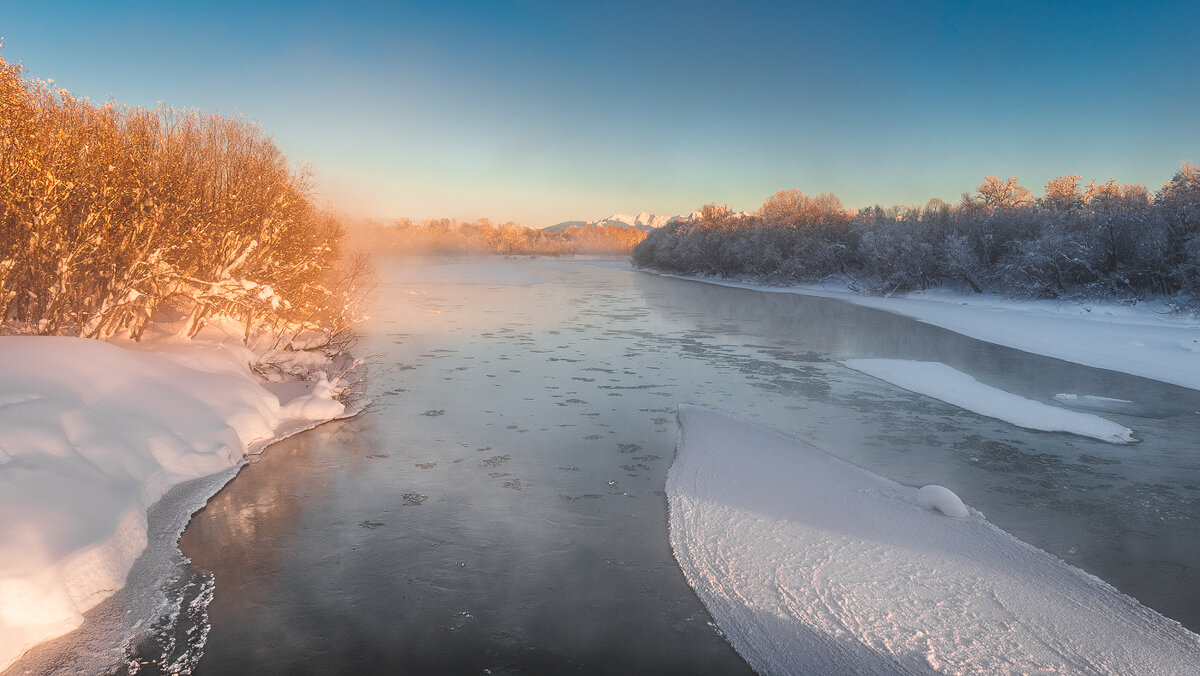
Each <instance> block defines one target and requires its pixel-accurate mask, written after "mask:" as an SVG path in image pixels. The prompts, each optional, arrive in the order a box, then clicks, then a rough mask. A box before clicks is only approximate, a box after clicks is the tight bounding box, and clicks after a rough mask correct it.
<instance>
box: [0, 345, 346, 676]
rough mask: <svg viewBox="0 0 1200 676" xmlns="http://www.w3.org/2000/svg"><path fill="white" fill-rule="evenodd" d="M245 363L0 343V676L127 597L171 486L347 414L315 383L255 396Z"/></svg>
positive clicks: (197, 353) (329, 387)
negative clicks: (150, 519) (153, 510)
mask: <svg viewBox="0 0 1200 676" xmlns="http://www.w3.org/2000/svg"><path fill="white" fill-rule="evenodd" d="M134 347H136V349H134ZM253 357H254V355H253V354H252V353H251V352H250V351H249V350H247V349H246V348H245V347H242V346H241V345H240V344H238V343H237V342H236V341H229V340H221V339H216V338H215V337H214V338H210V339H208V340H197V341H161V342H151V343H149V344H147V345H138V346H129V347H121V346H118V345H114V344H111V343H105V342H100V341H94V340H85V339H79V338H60V337H42V336H38V337H32V336H12V337H2V338H0V671H3V670H4V669H5V668H7V667H8V666H9V665H10V664H12V663H13V662H14V661H15V660H16V659H17V658H19V657H20V656H21V655H22V654H23V653H24V652H25V651H26V650H28V649H29V648H31V647H33V646H34V645H36V644H38V643H40V642H42V641H45V640H48V639H51V638H54V637H56V636H60V635H62V634H64V633H67V632H69V631H71V630H72V629H74V628H75V627H77V626H79V624H80V623H81V622H82V620H83V613H84V612H86V611H87V610H89V609H90V608H92V607H94V606H96V605H97V604H98V603H100V602H101V601H103V600H104V599H105V598H108V597H109V596H111V595H112V594H113V593H114V592H115V591H116V590H117V589H119V588H121V587H122V586H123V585H124V584H125V577H126V574H127V573H128V572H129V570H130V568H131V567H132V565H133V563H134V561H136V560H137V558H138V557H139V556H140V555H141V554H142V552H143V551H144V550H145V549H146V546H147V540H148V533H147V518H146V515H147V510H148V509H149V508H150V507H151V506H152V505H154V504H155V502H157V501H158V500H159V499H160V498H161V497H162V496H163V495H164V494H166V493H167V491H168V490H169V489H170V488H171V487H173V486H177V485H179V484H182V483H184V482H188V481H191V480H193V479H197V478H199V477H205V476H210V475H215V474H219V473H222V472H229V476H232V471H233V470H234V469H235V468H237V467H239V466H240V465H241V464H243V463H244V462H245V458H246V456H247V455H248V454H254V453H257V452H260V451H261V450H262V449H263V448H264V447H266V446H267V445H269V444H270V443H272V442H274V441H277V440H279V439H281V438H283V437H285V436H288V435H290V434H293V433H295V432H298V431H301V430H303V429H308V428H310V427H313V426H315V425H318V424H320V423H322V422H325V421H327V420H331V419H334V418H338V417H343V416H346V415H349V414H352V413H354V412H355V411H353V410H351V411H347V410H346V408H345V406H344V405H343V404H342V403H340V402H339V401H337V400H335V399H334V398H333V395H334V394H335V393H336V391H337V389H338V387H339V384H338V383H337V382H330V381H329V380H328V379H325V378H319V379H318V380H316V381H315V382H311V383H307V384H301V383H296V382H292V383H279V384H275V385H273V386H267V385H264V384H261V383H260V382H259V381H258V379H256V378H255V376H254V375H253V374H252V373H251V371H250V368H249V363H250V362H251V361H252V360H253ZM281 399H282V400H281ZM221 483H223V482H220V483H216V484H214V486H213V488H212V490H216V489H218V488H219V487H220V485H221ZM201 504H202V503H201ZM196 506H198V505H196ZM196 506H193V507H192V508H195V507H196ZM183 522H186V519H184V520H183ZM175 535H176V536H177V535H178V534H175ZM147 619H151V618H147Z"/></svg>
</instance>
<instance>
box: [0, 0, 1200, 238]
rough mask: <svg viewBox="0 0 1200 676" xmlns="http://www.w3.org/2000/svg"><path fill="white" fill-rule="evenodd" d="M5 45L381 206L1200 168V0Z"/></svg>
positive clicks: (679, 195) (908, 7)
mask: <svg viewBox="0 0 1200 676" xmlns="http://www.w3.org/2000/svg"><path fill="white" fill-rule="evenodd" d="M0 37H2V38H3V41H4V45H3V48H2V49H0V56H3V58H4V59H5V60H7V61H10V62H19V63H22V64H23V65H24V67H25V70H26V75H29V76H33V77H39V78H45V79H53V80H54V81H55V84H56V85H57V86H59V87H62V88H65V89H67V90H68V91H70V92H71V93H72V94H74V95H77V96H87V97H89V98H91V99H92V100H93V101H95V102H103V101H106V100H109V99H113V100H115V101H117V102H120V103H124V104H130V105H138V106H148V107H153V106H156V105H158V103H159V102H160V101H162V102H165V103H166V104H167V105H170V106H173V107H176V108H198V109H201V110H204V111H206V112H216V113H221V114H230V115H232V114H240V115H243V116H245V117H246V118H247V119H249V120H253V121H255V122H257V123H259V124H260V125H261V126H262V128H263V129H264V130H265V131H266V132H267V133H268V134H270V135H271V136H272V137H273V138H274V140H275V142H276V144H277V145H279V147H280V148H281V149H282V150H283V152H284V153H286V154H287V156H288V157H289V158H290V159H291V160H292V161H294V162H295V163H296V164H297V165H299V164H303V163H311V164H312V165H313V166H314V168H315V169H316V171H317V173H318V175H319V178H320V182H321V191H322V195H323V198H324V199H327V200H328V201H329V202H330V203H332V204H333V205H334V206H336V207H338V208H340V209H343V210H345V211H347V212H349V213H355V214H361V215H370V216H376V217H382V218H393V217H399V216H409V217H412V218H416V219H420V218H429V217H456V218H477V217H488V218H491V219H492V220H493V221H508V220H514V221H517V222H519V223H521V224H524V225H528V226H533V227H541V226H546V225H550V224H553V223H556V222H559V221H564V220H574V219H593V218H600V217H603V216H607V215H609V214H612V213H637V212H638V211H643V210H645V211H651V212H655V213H658V214H663V215H674V214H677V213H687V212H690V211H692V210H693V209H696V208H698V207H700V206H701V205H703V204H705V203H708V202H716V203H719V204H728V205H729V206H731V207H733V208H734V209H738V210H741V209H745V210H755V209H757V208H758V207H759V206H760V205H761V204H762V202H763V201H764V200H765V199H766V198H767V197H768V196H770V195H771V194H773V193H774V192H776V191H777V190H781V189H785V188H800V189H801V190H803V191H804V192H806V193H819V192H832V193H834V194H836V195H838V196H839V197H840V198H841V199H842V201H843V203H845V204H846V205H847V206H850V207H862V206H867V205H870V204H874V203H880V204H883V205H885V206H887V205H891V204H895V203H901V204H921V203H924V202H925V201H926V200H928V199H929V198H931V197H940V198H942V199H945V200H947V201H950V202H955V201H957V200H958V197H959V195H960V194H961V193H962V192H963V191H970V190H973V189H974V188H975V186H977V185H978V184H979V183H980V182H981V181H982V179H983V177H984V176H986V175H989V174H993V175H998V176H1001V177H1007V176H1009V175H1014V174H1015V175H1017V176H1018V177H1019V178H1020V179H1021V182H1022V183H1023V184H1024V185H1026V186H1027V187H1029V188H1030V189H1032V190H1033V191H1034V192H1035V193H1037V194H1040V193H1041V189H1042V187H1043V186H1044V185H1045V183H1046V181H1047V180H1048V179H1050V178H1053V177H1055V176H1059V175H1062V174H1066V173H1075V174H1081V175H1083V177H1084V180H1085V181H1086V180H1088V179H1091V178H1096V179H1098V180H1101V181H1103V180H1106V179H1108V178H1109V177H1114V178H1117V179H1118V180H1120V181H1122V182H1131V183H1133V182H1137V183H1143V184H1145V185H1146V186H1147V187H1148V188H1150V189H1151V190H1154V189H1155V188H1157V187H1159V186H1160V185H1161V184H1162V183H1163V182H1164V181H1166V180H1167V179H1169V178H1170V177H1171V175H1172V174H1173V173H1174V172H1175V170H1176V169H1178V167H1179V163H1180V162H1181V161H1190V162H1198V161H1200V49H1198V45H1200V3H1197V2H1195V0H1186V1H1177V2H1126V3H1113V2H1067V1H1062V2H1036V3H1034V2H937V1H933V0H928V1H922V2H845V3H835V2H831V1H829V0H824V1H822V2H727V3H722V2H702V1H698V2H662V3H655V2H650V1H649V0H646V1H643V2H630V3H625V2H590V3H589V2H562V1H558V2H555V1H550V2H541V1H535V0H524V1H513V2H456V1H452V0H448V1H440V2H439V1H432V2H341V3H339V2H320V3H307V2H302V1H299V0H291V1H287V2H275V1H271V0H259V1H257V2H188V3H183V2H162V1H160V2H153V3H148V2H122V1H120V0H116V1H105V2H95V1H92V0H78V1H76V2H62V1H57V0H44V1H40V2H29V1H19V0H0Z"/></svg>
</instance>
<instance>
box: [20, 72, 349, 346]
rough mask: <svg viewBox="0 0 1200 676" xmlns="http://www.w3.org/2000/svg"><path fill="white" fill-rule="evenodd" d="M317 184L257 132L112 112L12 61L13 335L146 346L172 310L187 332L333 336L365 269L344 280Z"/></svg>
mask: <svg viewBox="0 0 1200 676" xmlns="http://www.w3.org/2000/svg"><path fill="white" fill-rule="evenodd" d="M311 187H312V185H311V180H310V176H309V174H308V173H307V172H306V171H293V170H292V169H290V168H289V167H288V163H287V159H286V158H285V157H284V156H283V154H282V153H281V152H280V151H279V149H278V148H277V147H276V146H275V144H274V143H273V142H272V141H271V140H270V138H268V137H267V136H265V135H264V134H263V132H262V131H261V130H260V129H259V128H258V127H257V126H255V125H253V124H250V123H248V122H245V121H243V120H240V119H230V118H225V117H219V116H216V115H203V114H199V113H194V112H179V111H174V110H169V109H157V110H146V109H141V108H133V107H126V106H120V105H117V104H114V103H107V104H104V105H99V106H98V105H95V104H92V103H90V102H89V101H87V100H86V99H77V98H74V97H72V96H71V95H70V94H69V93H67V92H66V91H64V90H57V91H55V90H52V89H51V88H50V87H49V86H48V85H47V84H46V83H44V82H41V81H32V80H27V79H23V78H22V75H21V68H20V66H17V65H13V64H9V63H7V62H5V61H3V59H0V224H2V227H0V325H2V326H3V327H4V329H5V330H7V331H10V332H20V333H37V334H52V335H75V336H85V337H93V338H107V337H109V336H112V335H114V334H116V333H118V332H122V331H128V332H129V334H130V335H131V336H132V337H133V338H134V339H138V338H140V337H141V335H142V333H143V331H144V330H145V329H146V326H147V325H148V324H149V323H151V322H152V321H154V320H156V319H157V318H160V316H161V314H162V313H163V312H164V311H170V313H172V314H175V315H178V316H179V317H180V318H182V319H183V320H184V322H183V324H182V329H181V333H183V334H186V335H194V334H195V333H196V332H197V331H198V330H199V329H200V328H201V327H202V326H203V325H204V324H205V322H206V321H208V320H210V319H212V318H214V317H216V316H222V315H223V316H229V317H233V318H236V319H238V320H239V321H241V322H243V323H244V324H245V326H246V332H247V335H249V333H250V332H251V331H252V330H255V331H257V330H263V329H267V330H271V331H274V332H276V333H278V334H279V335H281V336H294V335H297V334H299V333H304V332H312V331H323V332H325V333H326V334H328V336H329V338H330V339H331V340H332V339H333V334H334V333H337V332H339V331H345V330H346V329H348V328H349V327H350V326H352V325H353V323H354V321H355V320H356V318H357V316H358V307H357V304H356V302H355V301H354V300H353V299H354V298H356V297H358V296H361V293H362V289H361V288H359V287H363V286H365V285H364V284H362V283H361V282H363V281H364V280H365V272H364V270H362V269H361V266H358V267H355V266H356V265H358V264H353V265H351V267H350V270H356V272H355V274H357V275H358V277H357V278H356V280H355V283H353V284H348V283H347V282H346V279H345V274H346V273H345V271H344V270H343V271H341V272H339V271H337V270H336V266H337V264H338V259H339V253H340V251H339V246H338V241H339V238H340V236H341V234H342V231H341V227H340V225H339V224H338V222H337V220H336V219H334V218H333V217H331V216H330V215H329V214H327V213H325V212H323V211H322V210H320V209H317V208H316V207H314V205H313V203H312V200H311ZM339 275H340V276H339ZM335 282H336V284H335ZM356 294H357V296H356Z"/></svg>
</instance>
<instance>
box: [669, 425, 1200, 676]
mask: <svg viewBox="0 0 1200 676" xmlns="http://www.w3.org/2000/svg"><path fill="white" fill-rule="evenodd" d="M666 490H667V496H668V504H669V507H670V537H671V545H672V547H673V549H674V552H675V556H676V558H677V559H678V560H679V564H680V567H681V568H682V570H683V572H684V574H685V575H686V576H687V579H688V581H689V582H690V584H691V585H692V587H693V588H694V589H695V590H696V593H697V594H698V595H699V597H700V598H701V600H702V601H703V602H704V604H705V606H707V608H708V610H709V611H710V612H711V613H712V615H713V617H714V618H715V619H716V621H717V624H718V625H719V626H720V628H721V630H722V632H723V633H724V634H725V636H726V637H727V638H728V639H729V641H730V643H731V644H732V645H733V646H734V648H735V649H736V650H737V651H738V652H739V653H740V654H741V655H742V656H743V657H744V658H745V659H746V660H747V662H749V664H750V665H751V667H753V668H754V670H755V671H757V672H758V673H763V674H768V673H771V674H775V673H795V674H804V673H812V674H818V673H860V674H861V673H867V674H869V673H877V674H896V673H926V672H929V671H930V670H937V671H942V672H946V673H1113V674H1158V673H1200V636H1197V635H1195V634H1193V633H1191V632H1189V631H1187V630H1186V629H1184V628H1183V627H1182V626H1180V625H1179V624H1178V623H1177V622H1174V621H1172V620H1169V619H1167V618H1164V617H1163V616H1161V615H1159V614H1158V613H1156V612H1154V611H1153V610H1150V609H1149V608H1146V607H1145V606H1142V605H1141V604H1139V603H1138V602H1137V601H1135V600H1134V599H1132V598H1130V597H1128V596H1125V595H1123V594H1121V593H1120V592H1119V591H1117V590H1116V589H1113V588H1112V587H1111V586H1109V585H1108V584H1106V583H1104V582H1103V581H1101V580H1099V579H1097V578H1095V577H1093V576H1091V575H1088V574H1087V573H1084V572H1083V571H1080V570H1079V569H1077V568H1074V567H1072V566H1069V565H1067V564H1066V563H1064V562H1062V561H1060V560H1058V559H1056V558H1054V557H1053V556H1051V555H1049V554H1047V553H1045V552H1043V551H1041V550H1039V549H1036V548H1034V547H1031V546H1029V545H1027V544H1025V543H1023V542H1021V541H1019V540H1017V539H1016V538H1013V537H1012V536H1011V535H1009V534H1007V533H1005V532H1004V531H1002V530H1000V529H998V528H996V527H995V526H993V525H992V524H990V523H989V522H988V521H987V520H986V519H984V518H983V516H982V515H981V514H980V513H979V512H977V511H972V510H967V514H966V515H964V516H962V517H961V518H954V519H946V518H932V517H931V514H930V512H929V510H928V508H926V507H923V506H922V505H921V497H920V492H919V491H918V490H917V489H915V488H910V487H906V486H901V485H900V484H897V483H895V482H893V481H890V480H888V479H884V478H882V477H879V476H876V475H874V474H871V473H870V472H867V471H866V470H863V469H861V468H858V467H855V466H853V465H850V464H849V463H846V462H844V461H842V460H839V459H837V458H834V457H833V456H830V455H828V454H826V453H824V452H823V451H821V450H819V449H817V448H815V447H813V446H811V445H809V444H806V443H804V442H801V441H797V440H795V439H791V438H788V437H785V436H783V435H781V434H778V433H776V432H772V431H770V430H766V429H764V428H761V427H757V426H754V425H750V424H748V423H745V422H741V421H738V420H734V419H732V418H729V417H726V416H724V415H722V414H719V413H715V412H713V411H709V410H706V409H702V408H698V407H693V406H680V409H679V445H678V449H677V454H676V458H675V462H674V463H673V464H672V466H671V468H670V471H669V473H668V476H667V486H666ZM948 492H949V491H947V493H948ZM937 497H938V498H939V501H940V500H941V499H943V498H946V497H948V496H946V495H945V494H941V495H940V496H937ZM964 509H965V507H964Z"/></svg>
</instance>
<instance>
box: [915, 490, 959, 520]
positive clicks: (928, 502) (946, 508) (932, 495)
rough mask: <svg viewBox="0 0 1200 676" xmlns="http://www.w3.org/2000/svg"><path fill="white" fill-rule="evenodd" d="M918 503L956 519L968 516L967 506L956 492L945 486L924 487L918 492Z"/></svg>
mask: <svg viewBox="0 0 1200 676" xmlns="http://www.w3.org/2000/svg"><path fill="white" fill-rule="evenodd" d="M917 502H918V503H919V504H920V505H921V506H922V507H929V508H930V509H936V510H937V511H939V512H941V513H942V514H945V515H946V516H948V517H951V518H954V519H965V518H967V516H968V514H967V506H966V505H964V504H963V501H962V500H960V499H959V498H958V496H957V495H955V494H954V491H952V490H950V489H949V488H946V487H945V486H938V485H937V484H929V485H928V486H922V487H921V490H919V491H917Z"/></svg>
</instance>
